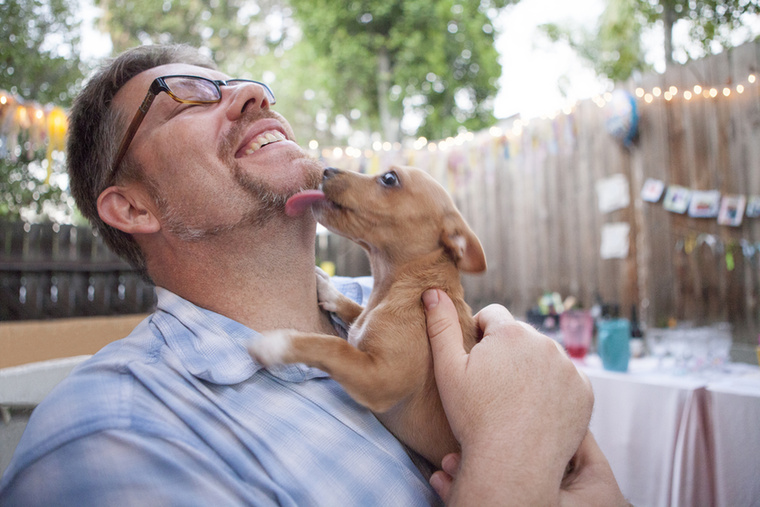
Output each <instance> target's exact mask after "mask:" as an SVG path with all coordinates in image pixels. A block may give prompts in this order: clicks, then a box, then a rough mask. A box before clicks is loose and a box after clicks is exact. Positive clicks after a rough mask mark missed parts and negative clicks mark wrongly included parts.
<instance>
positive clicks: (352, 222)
mask: <svg viewBox="0 0 760 507" xmlns="http://www.w3.org/2000/svg"><path fill="white" fill-rule="evenodd" d="M322 192H323V193H322ZM308 206H312V208H313V211H314V213H315V215H316V217H317V219H318V220H319V222H320V223H322V224H323V225H324V226H325V227H327V228H328V229H330V230H331V231H333V232H335V233H337V234H340V235H342V236H345V237H347V238H349V239H351V240H353V241H355V242H356V243H358V244H359V245H361V246H362V247H363V248H364V249H365V250H366V251H367V253H368V255H369V259H370V264H371V268H372V274H373V276H374V280H375V281H374V288H373V290H372V294H371V296H370V299H369V302H368V304H367V306H366V308H362V307H361V306H359V305H358V304H356V303H354V302H353V301H351V300H350V299H348V298H346V297H344V296H343V295H341V294H340V293H339V292H338V291H337V290H336V289H335V288H334V287H333V286H332V285H331V284H330V282H329V279H328V277H327V276H326V275H324V274H323V273H321V274H320V273H318V276H317V282H318V290H319V299H320V305H321V306H322V308H323V309H325V310H327V311H331V312H335V313H336V314H337V315H338V316H339V317H340V318H341V319H342V320H343V321H344V322H346V324H348V325H350V329H349V333H348V341H346V340H343V339H341V338H338V337H335V336H329V335H321V334H309V333H301V332H296V331H289V330H278V331H273V332H271V331H270V332H266V333H264V338H263V339H261V340H257V341H255V342H254V343H252V344H251V345H250V353H251V355H252V356H253V357H254V358H255V359H257V360H258V361H259V362H261V363H262V364H264V365H272V364H278V363H306V364H308V365H310V366H314V367H317V368H320V369H321V370H324V371H325V372H327V373H328V374H330V376H331V377H332V378H333V379H335V380H336V381H338V382H340V384H341V385H342V386H343V387H344V388H345V390H346V391H347V392H348V394H349V395H351V397H352V398H353V399H354V400H356V401H357V402H359V403H361V404H362V405H364V406H366V407H368V408H369V409H370V410H372V412H374V413H375V414H376V415H377V417H378V419H379V420H380V421H381V422H382V423H383V424H384V425H385V426H386V427H387V428H388V429H389V430H390V431H391V432H392V433H393V434H394V435H396V437H398V438H399V439H400V440H401V441H403V442H404V443H406V444H407V445H408V446H409V447H411V448H412V449H414V450H415V451H417V452H418V453H419V454H420V455H422V456H423V457H424V458H426V459H427V460H428V461H429V462H430V463H431V464H435V465H438V466H439V465H440V463H441V459H442V458H443V457H444V456H445V455H446V454H448V453H451V452H455V451H459V444H458V443H457V441H456V439H455V438H454V435H453V434H452V433H451V429H450V428H449V424H448V421H447V420H446V416H445V414H444V411H443V407H442V405H441V400H440V397H439V395H438V390H437V387H436V384H435V378H434V376H433V362H432V357H431V353H430V346H429V343H428V337H427V327H426V323H425V313H424V309H423V306H422V301H421V296H422V293H423V292H424V291H425V290H426V289H429V288H432V287H438V288H441V289H443V290H445V291H446V292H447V293H448V294H449V296H450V297H451V299H452V300H453V301H454V304H455V305H456V308H457V311H458V313H459V322H460V324H461V326H462V331H463V334H464V346H465V349H466V350H467V351H468V352H469V350H470V349H471V348H472V346H473V345H475V343H476V341H477V333H478V331H477V328H476V325H475V322H474V320H473V318H472V312H471V310H470V307H469V306H467V304H466V303H465V302H464V298H463V290H462V284H461V283H460V280H459V271H460V270H461V271H467V272H473V273H479V272H482V271H485V269H486V260H485V256H484V254H483V249H482V247H481V245H480V242H479V241H478V239H477V238H476V237H475V234H473V232H472V231H471V230H470V228H469V227H468V226H467V224H466V223H465V221H464V219H463V218H462V216H461V215H460V214H459V212H458V211H457V209H456V207H455V206H454V203H453V201H452V200H451V197H449V195H448V193H447V192H446V191H445V190H444V189H443V187H442V186H441V185H439V184H438V183H437V182H436V181H435V180H434V179H433V178H432V177H431V176H429V175H428V174H426V173H424V172H423V171H421V170H419V169H414V168H410V167H393V168H392V169H391V170H390V171H388V172H386V173H384V174H381V175H378V176H367V175H362V174H358V173H354V172H343V171H339V170H337V169H326V170H325V173H324V179H323V183H322V191H307V192H304V193H302V194H300V195H296V196H294V197H293V198H291V200H290V201H289V202H288V208H287V211H288V213H289V214H292V215H295V214H298V213H300V212H302V211H303V210H304V209H305V208H307V207H308Z"/></svg>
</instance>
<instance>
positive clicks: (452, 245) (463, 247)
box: [441, 216, 486, 273]
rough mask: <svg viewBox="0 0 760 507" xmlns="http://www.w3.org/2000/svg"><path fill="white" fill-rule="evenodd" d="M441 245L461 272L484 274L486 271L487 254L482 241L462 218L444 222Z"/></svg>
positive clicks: (458, 217) (457, 217) (453, 218)
mask: <svg viewBox="0 0 760 507" xmlns="http://www.w3.org/2000/svg"><path fill="white" fill-rule="evenodd" d="M441 244H442V245H443V246H444V248H446V250H447V251H448V253H449V255H451V257H452V258H453V259H454V262H455V263H456V265H457V267H458V268H459V269H460V271H465V272H467V273H482V272H483V271H485V270H486V254H485V253H484V252H483V247H482V246H481V245H480V240H479V239H478V237H477V236H475V233H474V232H472V230H471V229H470V228H469V227H468V226H467V224H466V223H465V222H464V219H463V218H462V217H461V216H456V217H450V218H448V219H446V220H445V221H444V226H443V231H442V232H441Z"/></svg>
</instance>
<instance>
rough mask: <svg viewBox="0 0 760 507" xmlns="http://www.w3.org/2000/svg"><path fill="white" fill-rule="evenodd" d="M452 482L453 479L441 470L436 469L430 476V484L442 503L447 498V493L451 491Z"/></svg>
mask: <svg viewBox="0 0 760 507" xmlns="http://www.w3.org/2000/svg"><path fill="white" fill-rule="evenodd" d="M453 483H454V479H453V478H452V477H451V476H450V475H449V474H447V473H446V472H444V471H442V470H438V471H437V472H435V473H433V475H432V476H431V477H430V485H431V486H432V487H433V489H434V490H435V492H436V493H438V496H440V497H441V500H443V502H444V503H446V502H447V501H448V499H449V493H450V492H451V486H452V484H453Z"/></svg>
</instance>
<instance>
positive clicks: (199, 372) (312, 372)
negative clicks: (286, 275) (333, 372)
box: [152, 278, 371, 385]
mask: <svg viewBox="0 0 760 507" xmlns="http://www.w3.org/2000/svg"><path fill="white" fill-rule="evenodd" d="M360 280H361V281H363V282H364V283H359V282H357V281H352V280H351V279H344V278H336V280H335V282H334V283H335V286H336V287H337V288H338V290H340V291H341V292H342V293H343V294H345V295H346V296H347V297H349V298H351V299H352V300H354V301H356V302H357V303H360V304H362V303H365V302H366V298H367V296H368V295H369V288H368V287H371V282H370V283H369V284H368V283H367V282H366V280H363V279H360ZM156 295H157V297H158V305H157V308H156V312H155V314H154V315H153V318H152V323H153V324H154V325H156V326H157V328H158V329H159V331H160V332H161V334H162V335H163V337H164V340H165V341H166V344H167V346H168V347H169V348H170V349H171V350H172V351H173V352H174V353H175V354H176V355H177V357H178V358H179V360H180V361H181V362H182V364H183V366H184V367H185V369H187V371H188V372H189V373H190V374H192V375H193V376H195V377H198V378H199V379H201V380H204V381H207V382H211V383H214V384H221V385H231V384H238V383H240V382H243V381H244V380H247V379H249V378H250V377H251V376H253V374H255V373H256V372H258V371H259V370H261V369H262V368H263V366H262V365H260V364H259V363H257V362H256V361H254V360H253V359H252V358H251V356H250V355H249V354H248V351H247V344H248V342H250V341H251V340H254V339H258V338H260V337H261V335H260V334H259V333H258V332H256V331H254V330H253V329H250V328H248V327H246V326H244V325H243V324H241V323H239V322H237V321H234V320H232V319H230V318H228V317H225V316H224V315H220V314H218V313H216V312H212V311H210V310H206V309H204V308H200V307H198V306H196V305H194V304H193V303H191V302H189V301H187V300H185V299H183V298H181V297H180V296H178V295H176V294H174V293H173V292H171V291H169V290H167V289H164V288H162V287H157V288H156ZM333 323H334V325H335V326H336V329H338V331H339V332H341V334H345V328H344V327H343V324H342V323H341V322H340V321H339V319H337V318H335V317H333ZM267 371H268V372H269V373H270V374H271V375H273V376H275V377H278V378H280V379H282V380H284V381H287V382H303V381H305V380H309V379H312V378H321V377H326V376H327V374H326V373H325V372H323V371H322V370H319V369H317V368H311V367H308V366H306V365H303V364H287V365H281V366H276V367H271V368H267Z"/></svg>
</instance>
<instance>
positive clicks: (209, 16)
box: [96, 0, 277, 67]
mask: <svg viewBox="0 0 760 507" xmlns="http://www.w3.org/2000/svg"><path fill="white" fill-rule="evenodd" d="M96 3H97V5H99V6H100V7H102V8H103V9H104V12H105V16H104V17H103V19H102V20H101V25H102V26H103V29H104V31H107V32H108V33H109V34H110V36H111V41H112V42H113V46H114V52H115V53H121V52H122V51H124V50H125V49H128V48H131V47H134V46H137V45H140V44H149V43H153V44H157V43H185V44H189V45H191V46H195V47H202V48H206V49H207V50H208V51H210V53H211V56H212V57H213V58H214V60H215V61H216V62H217V64H219V65H220V67H224V66H225V65H226V64H227V63H228V61H232V60H235V59H238V60H240V59H243V61H244V59H245V56H246V55H245V53H246V52H247V51H249V50H250V49H251V47H252V45H253V44H254V43H260V44H266V43H267V41H266V40H265V38H264V37H262V35H269V34H270V33H271V32H270V31H268V30H260V28H261V24H260V23H259V22H258V20H259V19H260V18H261V12H262V8H261V7H259V5H257V3H255V2H250V1H246V0H163V1H162V2H156V1H155V0H126V1H115V0H96ZM258 4H265V2H259V3H258ZM257 32H258V33H257ZM270 42H275V43H276V42H277V41H276V40H275V41H270ZM239 63H241V62H239Z"/></svg>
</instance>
